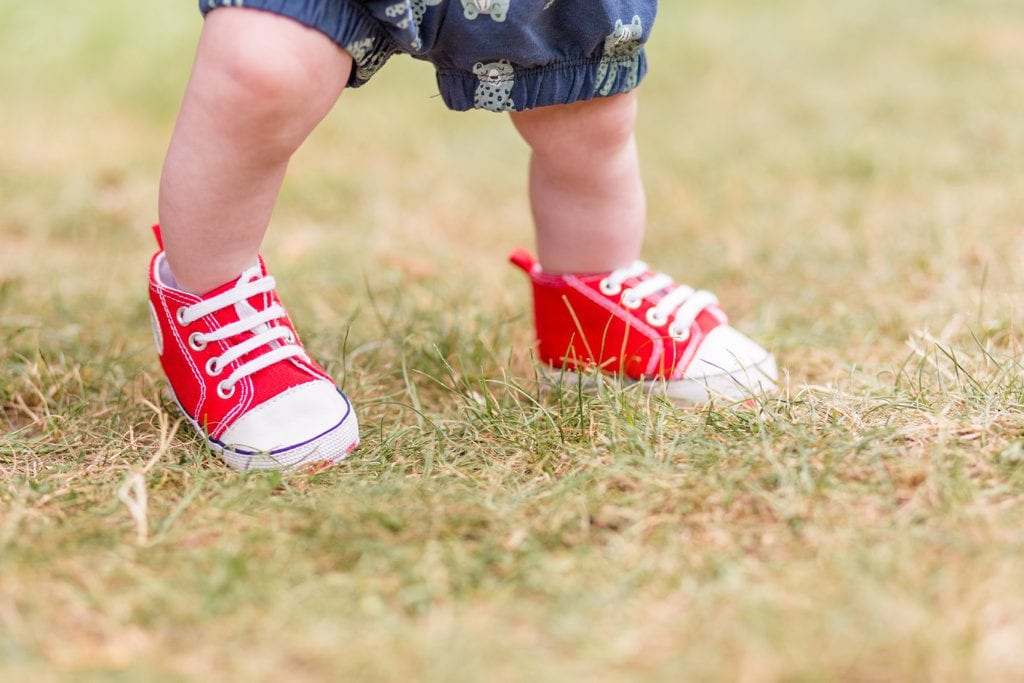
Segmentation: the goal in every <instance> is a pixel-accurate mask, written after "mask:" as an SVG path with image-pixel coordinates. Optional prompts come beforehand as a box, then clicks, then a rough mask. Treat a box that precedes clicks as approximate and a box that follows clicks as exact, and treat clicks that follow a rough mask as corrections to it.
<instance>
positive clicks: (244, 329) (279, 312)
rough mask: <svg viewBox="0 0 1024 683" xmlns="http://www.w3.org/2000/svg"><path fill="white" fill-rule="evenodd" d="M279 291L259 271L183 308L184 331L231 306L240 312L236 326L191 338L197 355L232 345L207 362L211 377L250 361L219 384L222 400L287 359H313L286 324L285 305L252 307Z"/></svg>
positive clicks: (255, 269) (249, 272) (180, 316)
mask: <svg viewBox="0 0 1024 683" xmlns="http://www.w3.org/2000/svg"><path fill="white" fill-rule="evenodd" d="M275 288H276V283H275V281H274V278H273V277H271V276H269V275H263V274H262V272H261V271H260V269H259V268H258V267H255V266H254V267H253V268H250V269H249V270H246V271H245V272H244V273H242V275H241V277H239V278H238V281H237V282H236V283H235V285H234V286H232V287H231V288H230V289H227V290H225V291H224V292H221V293H220V294H217V295H215V296H212V297H210V298H209V299H204V300H203V301H199V302H197V303H195V304H192V305H189V306H182V307H181V308H179V309H178V312H177V319H178V323H179V324H180V325H182V326H188V325H190V324H192V323H194V322H195V321H197V320H199V319H200V318H203V317H205V316H207V315H210V314H211V313H216V312H217V311H221V310H223V309H226V308H229V307H234V309H235V312H236V314H237V316H238V320H236V321H235V322H231V323H227V324H225V325H221V326H219V327H217V328H215V329H213V330H211V331H209V332H193V333H192V334H190V335H189V337H188V344H189V347H191V348H192V349H193V350H194V351H202V350H203V349H204V348H206V345H207V344H210V343H212V342H220V341H227V342H229V343H228V346H227V348H226V349H225V350H224V351H223V352H222V353H221V354H220V355H217V356H213V357H212V358H210V359H209V360H208V361H207V363H206V368H205V370H206V374H207V375H209V376H210V377H217V376H219V375H220V374H221V373H222V372H224V370H225V369H226V368H228V367H229V366H230V365H231V364H232V363H234V362H235V361H237V360H239V359H240V358H243V357H245V362H243V363H240V364H239V365H238V366H237V367H235V368H234V370H232V372H231V374H229V375H228V376H227V378H225V379H224V380H222V381H221V382H220V383H218V384H217V395H218V396H220V397H221V398H224V399H227V398H230V397H231V396H232V395H233V394H234V393H235V385H237V384H238V383H239V382H240V381H242V380H243V379H245V378H246V377H249V376H250V375H253V374H255V373H257V372H259V371H260V370H264V369H266V368H268V367H270V366H271V365H274V364H276V363H279V362H281V361H283V360H286V359H288V358H296V357H301V358H304V359H306V360H308V359H309V356H307V355H306V352H305V351H304V350H303V349H302V347H301V346H299V344H298V339H296V337H295V333H294V332H293V331H292V329H291V327H289V326H288V325H287V323H286V322H285V321H286V320H287V314H286V313H285V310H284V307H283V306H281V304H279V303H276V302H275V303H272V304H270V305H269V306H266V307H265V308H263V309H262V310H258V309H257V308H255V307H254V306H253V305H252V304H250V303H249V299H251V298H252V297H254V296H260V295H264V294H269V293H270V292H273V291H274V289H275Z"/></svg>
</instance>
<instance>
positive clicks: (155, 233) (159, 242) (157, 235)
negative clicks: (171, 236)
mask: <svg viewBox="0 0 1024 683" xmlns="http://www.w3.org/2000/svg"><path fill="white" fill-rule="evenodd" d="M153 237H155V238H156V246H158V247H160V251H163V250H164V238H163V237H162V236H161V235H160V226H159V225H154V226H153Z"/></svg>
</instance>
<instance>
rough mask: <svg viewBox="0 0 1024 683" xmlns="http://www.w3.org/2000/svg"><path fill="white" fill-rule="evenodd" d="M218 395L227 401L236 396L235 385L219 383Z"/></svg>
mask: <svg viewBox="0 0 1024 683" xmlns="http://www.w3.org/2000/svg"><path fill="white" fill-rule="evenodd" d="M217 395H218V396H220V397H221V398H222V399H224V400H227V399H229V398H231V397H232V396H234V395H235V385H234V384H230V385H229V384H228V383H227V382H218V383H217Z"/></svg>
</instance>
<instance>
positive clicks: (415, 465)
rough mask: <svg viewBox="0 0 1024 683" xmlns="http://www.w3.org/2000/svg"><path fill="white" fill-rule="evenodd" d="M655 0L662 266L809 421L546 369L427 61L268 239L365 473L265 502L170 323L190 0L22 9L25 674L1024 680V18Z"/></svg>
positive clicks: (16, 484)
mask: <svg viewBox="0 0 1024 683" xmlns="http://www.w3.org/2000/svg"><path fill="white" fill-rule="evenodd" d="M662 5H663V6H662V8H661V10H660V16H659V21H658V25H657V26H656V28H655V34H654V37H653V40H652V44H651V46H650V59H651V67H652V68H651V73H650V76H649V77H648V79H647V80H646V81H645V84H644V86H643V88H642V99H641V109H642V113H641V123H640V130H639V139H640V146H641V148H642V153H643V160H644V161H643V163H644V172H645V176H646V180H647V184H648V192H649V201H650V206H651V220H650V226H649V240H648V245H647V248H646V250H645V256H646V257H647V259H648V260H649V261H650V262H651V263H652V264H653V265H654V266H656V267H657V268H659V269H663V270H666V271H669V272H672V273H673V274H676V275H677V277H680V278H681V279H683V280H684V281H686V282H688V283H690V284H695V285H698V286H700V287H706V288H709V289H712V290H713V291H715V292H716V293H717V294H718V296H719V298H720V299H721V300H722V301H723V303H724V305H725V307H726V309H727V310H728V311H729V312H730V314H731V317H732V320H733V322H734V323H735V325H736V326H737V327H739V328H740V329H742V330H743V331H745V332H747V333H748V334H750V335H751V336H752V337H754V338H755V339H757V340H758V341H760V342H761V343H763V344H764V345H766V346H768V347H769V348H771V349H772V350H773V351H774V352H775V353H776V355H777V357H778V359H779V361H780V364H781V366H782V367H783V368H784V369H785V377H784V382H783V384H784V386H783V388H782V391H781V392H780V393H779V395H777V396H774V397H768V398H765V399H764V400H762V401H759V402H757V403H756V404H752V405H744V406H730V405H725V404H720V403H712V404H710V405H707V406H702V407H696V408H683V409H680V408H677V407H674V406H672V405H670V404H669V403H667V402H665V401H663V400H661V399H659V398H658V397H657V396H650V395H646V394H644V393H643V392H642V391H638V390H637V389H636V388H622V387H618V386H615V385H614V384H610V383H609V384H606V385H604V386H602V387H599V388H597V389H595V390H590V391H579V390H578V389H576V388H572V387H567V388H563V389H561V390H554V389H551V388H549V387H547V386H546V385H545V384H543V383H542V382H539V381H538V377H537V370H536V367H535V365H534V363H533V361H532V359H531V335H532V330H531V327H530V320H529V315H530V313H529V289H528V286H527V283H526V281H525V280H524V278H523V277H522V275H521V274H520V273H518V272H517V271H515V270H514V269H513V268H511V267H508V266H505V264H504V258H505V255H506V253H507V252H508V251H509V250H510V249H512V248H513V247H515V246H518V245H529V244H531V228H530V219H529V209H528V206H527V205H526V203H525V187H526V184H525V166H526V159H527V154H526V150H525V148H524V146H523V144H522V143H521V142H520V141H519V139H518V138H517V136H516V135H515V133H514V131H513V129H512V127H511V125H510V124H509V122H508V121H507V120H505V118H504V117H503V116H500V115H494V114H490V113H485V112H476V113H468V114H453V113H449V112H447V111H446V110H445V109H444V107H443V105H442V104H441V102H440V99H439V98H438V97H437V96H436V88H435V86H434V81H433V76H432V73H431V71H430V69H429V68H428V67H425V66H424V65H423V64H418V63H414V62H412V61H411V60H396V61H394V62H393V63H392V64H391V65H389V66H388V68H387V69H385V70H384V71H383V72H382V73H381V75H380V76H379V80H376V81H375V82H374V84H373V85H372V86H371V87H368V88H365V89H362V90H359V91H353V92H349V93H346V94H345V95H344V96H343V97H342V100H341V103H340V105H339V106H338V107H337V109H336V110H335V111H334V112H333V113H332V114H331V116H330V117H329V118H328V120H327V121H326V122H325V123H324V125H323V126H322V127H321V128H320V129H319V130H318V131H317V132H316V133H315V134H314V136H313V137H312V138H311V139H310V141H309V142H308V144H307V145H306V146H305V147H304V148H303V149H302V150H301V151H300V153H299V154H298V155H297V156H296V158H295V160H294V162H293V166H292V170H291V174H290V176H289V179H288V181H287V184H286V187H285V191H284V194H283V196H282V200H281V203H280V205H279V207H278V210H277V213H276V214H275V219H274V226H273V228H272V230H271V233H270V236H269V238H268V241H267V243H266V244H265V247H264V253H265V256H266V257H267V259H268V261H269V263H270V264H271V267H272V268H273V270H274V271H275V274H276V276H277V279H278V281H279V283H280V291H281V294H282V296H283V298H284V300H285V301H286V303H287V304H288V306H289V310H290V312H291V313H292V315H293V317H294V319H295V320H296V322H297V324H298V326H299V328H300V330H302V332H303V333H304V336H305V338H306V340H307V344H308V346H309V347H310V349H311V350H312V352H313V353H314V355H315V356H316V357H318V358H320V359H321V360H322V361H323V362H324V364H325V366H326V367H327V369H328V370H329V371H330V372H331V373H332V374H333V375H334V376H335V377H336V378H337V379H338V380H339V382H340V383H341V384H342V385H343V386H344V388H345V390H346V392H347V393H348V394H349V395H350V396H351V398H352V399H353V402H354V403H355V404H356V407H357V410H358V411H359V414H360V420H361V425H362V437H363V445H362V447H361V448H360V450H359V451H357V452H356V453H355V454H354V455H353V457H352V458H351V460H350V461H349V462H348V463H346V464H345V465H343V466H339V467H335V468H332V469H329V470H326V471H324V472H321V473H318V474H299V475H292V476H282V475H279V474H273V473H263V474H251V475H246V476H238V475H236V474H235V473H234V472H233V471H231V470H229V469H228V468H227V467H225V466H224V465H223V464H221V463H220V462H219V461H218V460H217V459H216V458H215V457H212V456H211V455H210V454H209V453H208V452H207V451H206V450H205V449H204V447H203V445H202V443H201V441H200V440H199V439H197V438H196V437H195V436H194V435H193V434H191V433H189V432H188V430H187V428H186V427H185V426H184V425H182V423H181V420H180V417H179V415H178V413H177V412H176V411H175V410H174V408H173V404H172V403H171V402H170V400H169V398H168V396H167V393H166V391H165V389H164V384H163V380H162V377H161V375H160V371H159V367H158V364H157V360H156V355H155V351H154V349H153V344H152V339H151V337H150V324H149V320H148V312H147V308H146V299H145V271H146V265H147V259H148V258H149V256H150V255H151V253H152V250H153V247H154V245H153V241H152V237H151V235H150V234H149V230H148V226H149V225H150V224H151V223H152V222H154V221H155V217H156V216H155V213H156V209H155V207H156V190H157V181H158V177H159V170H160V164H161V161H162V156H163V153H164V150H165V147H166V142H167V139H168V137H169V133H170V129H171V126H172V124H173V119H174V115H175V109H176V106H177V102H178V99H179V98H180V95H181V92H182V89H183V87H184V83H185V80H186V78H187V76H188V66H189V61H190V58H191V53H192V50H193V49H194V45H195V40H196V37H197V35H198V32H199V30H200V28H201V21H200V19H199V17H198V13H197V12H196V11H195V8H194V3H191V2H173V3H172V2H150V3H140V2H128V0H93V1H91V2H88V3H83V2H77V1H74V0H52V1H51V2H47V3H15V2H3V3H0V46H3V50H2V53H0V679H2V680H4V681H20V680H24V681H48V680H75V681H79V680H86V681H92V680H96V681H106V680H124V681H140V680H141V681H151V680H152V681H164V680H166V681H177V680H247V681H248V680H268V681H269V680H275V681H280V680H288V681H292V680H294V681H319V680H360V681H385V680H409V679H412V680H424V681H481V680H486V681H523V680H530V681H567V680H584V681H623V680H653V681H661V680H663V681H678V680H722V681H733V680H740V681H751V682H761V681H765V682H769V681H818V680H850V681H905V680H929V681H934V680H939V681H964V680H984V681H1003V680H1007V681H1009V680H1024V654H1022V653H1024V588H1022V587H1024V365H1022V363H1024V351H1022V349H1021V339H1022V334H1024V331H1022V328H1021V312H1022V311H1024V303H1022V302H1024V269H1022V268H1021V267H1020V264H1022V263H1024V242H1022V241H1021V239H1020V237H1021V235H1022V233H1024V165H1022V160H1024V116H1022V114H1024V4H1021V3H1020V2H1019V0H945V1H943V2H936V1H927V0H905V1H903V2H899V3H892V2H882V1H881V0H828V1H826V2H814V1H812V0H779V1H777V2H773V3H762V2H757V1H756V0H728V1H715V0H697V1H696V2H686V3H667V2H666V3H662ZM382 112H384V113H385V114H382ZM215 182H222V183H230V182H231V179H230V178H223V179H216V180H215Z"/></svg>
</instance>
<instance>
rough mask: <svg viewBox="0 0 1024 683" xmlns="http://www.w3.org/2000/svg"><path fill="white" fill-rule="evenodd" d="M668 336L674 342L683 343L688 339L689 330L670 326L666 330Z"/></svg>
mask: <svg viewBox="0 0 1024 683" xmlns="http://www.w3.org/2000/svg"><path fill="white" fill-rule="evenodd" d="M668 336H670V337H672V339H673V340H674V341H677V342H685V341H689V339H690V328H688V327H686V328H682V329H680V328H678V327H676V326H675V325H670V326H669V328H668Z"/></svg>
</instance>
